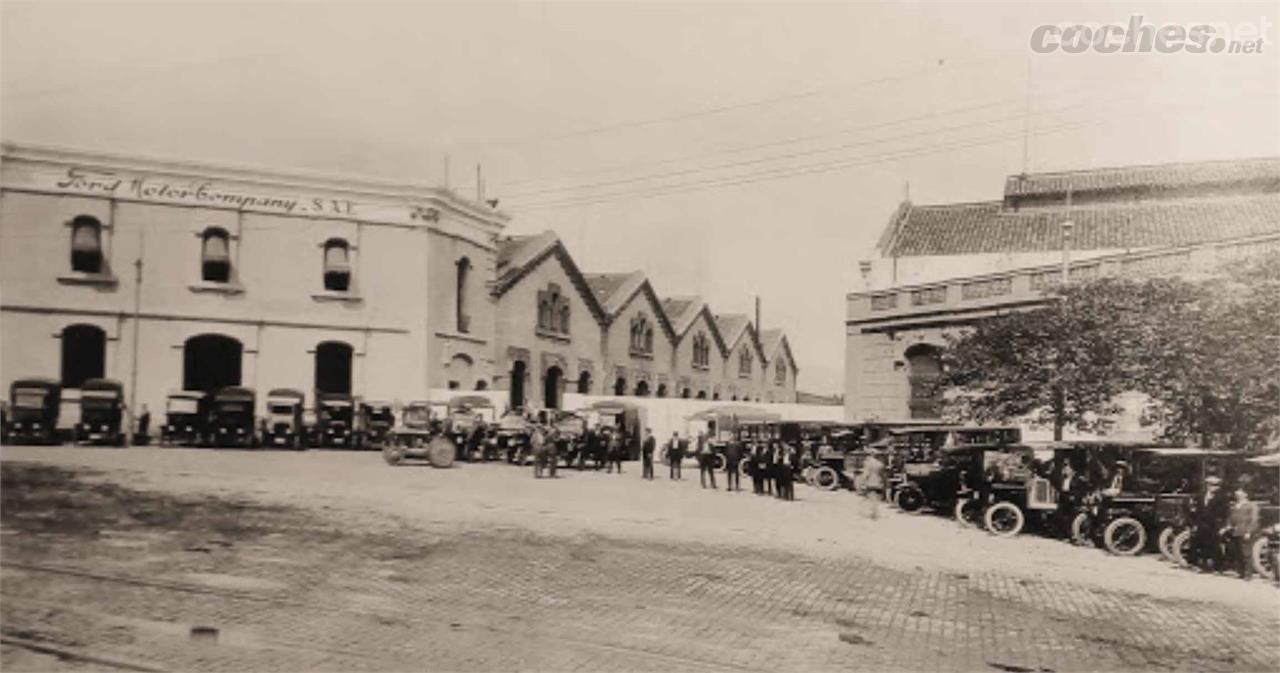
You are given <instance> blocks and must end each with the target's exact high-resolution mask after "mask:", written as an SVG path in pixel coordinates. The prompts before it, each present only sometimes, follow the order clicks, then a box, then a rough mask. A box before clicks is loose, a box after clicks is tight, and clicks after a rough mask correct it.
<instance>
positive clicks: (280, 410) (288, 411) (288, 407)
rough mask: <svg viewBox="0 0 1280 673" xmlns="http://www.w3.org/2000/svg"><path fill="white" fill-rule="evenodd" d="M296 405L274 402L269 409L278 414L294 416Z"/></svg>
mask: <svg viewBox="0 0 1280 673" xmlns="http://www.w3.org/2000/svg"><path fill="white" fill-rule="evenodd" d="M293 409H294V406H293V405H292V404H272V405H270V406H268V407H267V410H268V411H269V412H271V413H273V414H276V415H277V416H292V415H293Z"/></svg>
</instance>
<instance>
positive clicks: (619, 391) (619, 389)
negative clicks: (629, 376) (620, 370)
mask: <svg viewBox="0 0 1280 673" xmlns="http://www.w3.org/2000/svg"><path fill="white" fill-rule="evenodd" d="M613 394H614V395H626V394H627V380H626V379H624V378H622V377H621V376H619V377H618V380H617V381H614V383H613Z"/></svg>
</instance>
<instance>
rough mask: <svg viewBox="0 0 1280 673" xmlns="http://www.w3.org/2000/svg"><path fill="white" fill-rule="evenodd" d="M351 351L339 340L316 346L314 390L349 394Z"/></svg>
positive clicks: (348, 345) (349, 347) (347, 345)
mask: <svg viewBox="0 0 1280 673" xmlns="http://www.w3.org/2000/svg"><path fill="white" fill-rule="evenodd" d="M352 351H353V349H352V348H351V345H350V344H346V343H343V342H341V341H325V342H324V343H321V344H320V345H318V346H316V381H315V382H316V392H321V393H342V394H346V395H350V394H351V356H352Z"/></svg>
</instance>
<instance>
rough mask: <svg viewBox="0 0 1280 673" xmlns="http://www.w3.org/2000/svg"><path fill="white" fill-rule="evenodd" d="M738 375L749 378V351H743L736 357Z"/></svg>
mask: <svg viewBox="0 0 1280 673" xmlns="http://www.w3.org/2000/svg"><path fill="white" fill-rule="evenodd" d="M738 375H739V376H742V377H747V376H751V351H749V350H746V349H743V350H742V352H741V353H740V354H739V355H738Z"/></svg>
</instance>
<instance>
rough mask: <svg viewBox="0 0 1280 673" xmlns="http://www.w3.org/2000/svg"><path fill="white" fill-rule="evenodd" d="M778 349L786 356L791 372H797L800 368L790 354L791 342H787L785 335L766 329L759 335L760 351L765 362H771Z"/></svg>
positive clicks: (775, 330)
mask: <svg viewBox="0 0 1280 673" xmlns="http://www.w3.org/2000/svg"><path fill="white" fill-rule="evenodd" d="M780 347H781V349H782V350H783V351H784V352H785V353H786V354H787V363H788V364H790V365H791V370H792V371H793V372H799V371H800V366H799V365H797V364H796V358H795V356H794V355H792V354H791V342H790V341H788V340H787V335H786V333H785V332H783V331H782V330H780V329H767V330H765V331H763V332H761V333H760V349H761V350H762V351H763V352H764V357H765V361H766V362H773V360H774V358H776V357H777V352H778V349H779V348H780Z"/></svg>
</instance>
